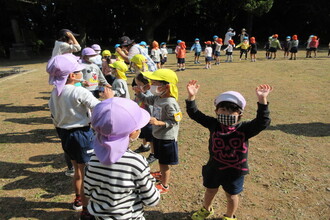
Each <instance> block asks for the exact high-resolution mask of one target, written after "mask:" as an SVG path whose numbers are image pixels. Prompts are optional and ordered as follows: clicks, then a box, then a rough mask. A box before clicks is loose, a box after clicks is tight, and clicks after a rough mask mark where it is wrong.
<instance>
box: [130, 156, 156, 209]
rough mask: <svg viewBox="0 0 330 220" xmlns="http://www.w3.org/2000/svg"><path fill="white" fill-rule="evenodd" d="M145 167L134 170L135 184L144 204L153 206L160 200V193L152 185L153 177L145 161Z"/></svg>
mask: <svg viewBox="0 0 330 220" xmlns="http://www.w3.org/2000/svg"><path fill="white" fill-rule="evenodd" d="M144 166H145V169H144V170H143V171H142V172H140V171H139V172H136V174H135V184H136V185H137V190H138V195H139V198H140V199H141V201H142V202H143V204H144V205H146V206H155V205H157V204H158V202H159V200H160V193H159V191H158V190H157V188H156V187H155V185H154V178H153V177H152V176H151V174H150V168H149V166H148V165H147V162H146V161H145V164H144Z"/></svg>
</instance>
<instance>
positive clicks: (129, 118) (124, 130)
mask: <svg viewBox="0 0 330 220" xmlns="http://www.w3.org/2000/svg"><path fill="white" fill-rule="evenodd" d="M149 121H150V114H149V113H148V112H147V111H146V110H144V109H142V108H141V107H139V106H138V104H137V103H136V102H134V101H132V100H130V99H126V98H119V97H114V98H110V99H106V100H104V101H102V102H100V103H99V104H97V105H96V106H95V108H94V109H93V113H92V119H91V123H92V126H93V128H94V130H95V131H96V136H95V138H94V140H93V147H94V152H95V154H96V156H97V158H98V159H99V160H100V162H101V163H102V164H105V165H110V164H113V163H116V162H117V161H118V160H119V159H120V158H121V157H122V156H123V155H124V153H125V152H126V151H127V149H128V145H129V135H130V134H131V133H132V132H133V131H136V130H139V129H141V128H143V127H144V126H145V125H146V124H148V122H149Z"/></svg>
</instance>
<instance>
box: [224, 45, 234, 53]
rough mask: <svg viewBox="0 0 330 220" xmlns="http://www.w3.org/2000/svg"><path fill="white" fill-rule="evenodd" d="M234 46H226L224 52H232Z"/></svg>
mask: <svg viewBox="0 0 330 220" xmlns="http://www.w3.org/2000/svg"><path fill="white" fill-rule="evenodd" d="M234 47H235V45H231V44H228V46H227V47H226V48H225V49H224V51H228V52H233V50H234Z"/></svg>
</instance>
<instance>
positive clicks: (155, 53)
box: [150, 40, 161, 69]
mask: <svg viewBox="0 0 330 220" xmlns="http://www.w3.org/2000/svg"><path fill="white" fill-rule="evenodd" d="M150 57H151V59H152V60H153V61H154V63H155V64H156V66H157V69H160V60H161V51H160V49H159V44H158V42H157V41H155V40H154V41H153V42H152V49H151V54H150Z"/></svg>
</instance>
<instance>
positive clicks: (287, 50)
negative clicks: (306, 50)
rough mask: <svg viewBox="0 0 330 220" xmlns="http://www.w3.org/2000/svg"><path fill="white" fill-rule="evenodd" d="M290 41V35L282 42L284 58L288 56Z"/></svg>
mask: <svg viewBox="0 0 330 220" xmlns="http://www.w3.org/2000/svg"><path fill="white" fill-rule="evenodd" d="M290 41H291V37H290V36H287V37H286V39H285V41H284V43H283V50H284V59H287V58H289V51H290V49H289V47H290Z"/></svg>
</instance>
